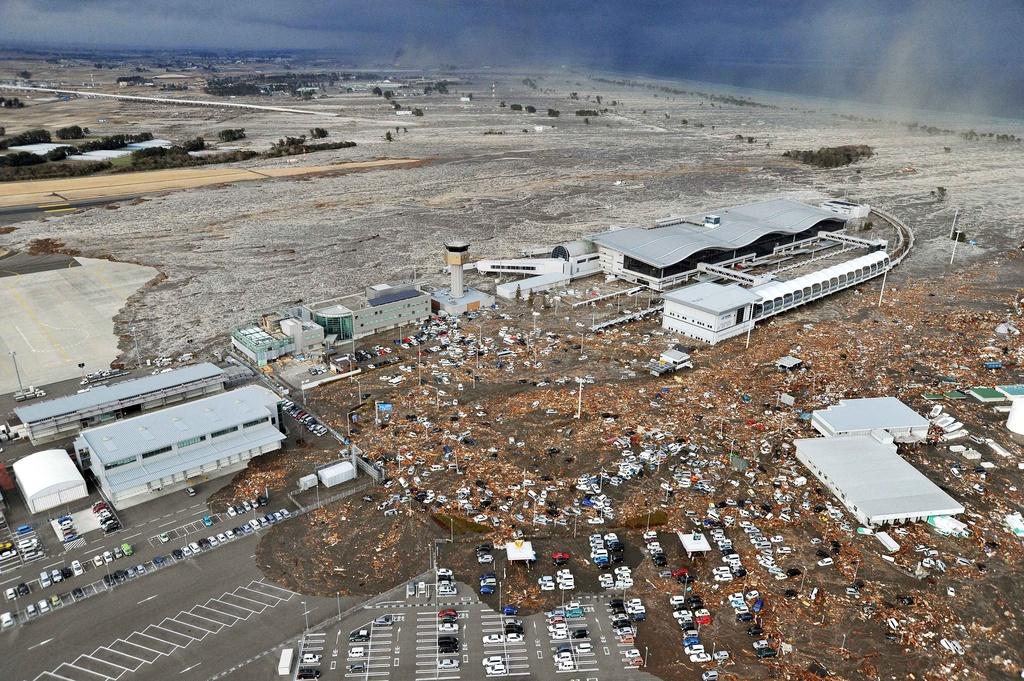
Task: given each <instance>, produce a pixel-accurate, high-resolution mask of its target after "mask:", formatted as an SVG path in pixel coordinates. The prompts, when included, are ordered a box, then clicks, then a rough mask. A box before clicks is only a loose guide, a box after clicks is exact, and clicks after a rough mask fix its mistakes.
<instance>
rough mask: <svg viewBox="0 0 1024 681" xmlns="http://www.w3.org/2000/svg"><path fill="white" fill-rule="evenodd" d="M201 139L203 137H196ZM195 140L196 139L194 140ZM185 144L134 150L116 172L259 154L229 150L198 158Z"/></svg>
mask: <svg viewBox="0 0 1024 681" xmlns="http://www.w3.org/2000/svg"><path fill="white" fill-rule="evenodd" d="M196 139H198V140H201V139H202V138H201V137H198V138H196ZM192 142H195V140H192ZM188 151H189V150H188V149H186V148H185V147H184V146H173V147H168V148H164V147H150V148H148V149H139V150H138V151H134V152H132V155H131V157H130V159H129V164H128V165H127V166H123V167H121V168H118V169H117V170H116V171H115V172H119V173H124V172H136V171H139V170H164V169H167V168H183V167H186V166H204V165H210V164H213V163H232V162H237V161H247V160H249V159H251V158H255V157H256V156H259V154H257V153H256V152H255V151H228V152H225V153H223V154H213V155H210V156H203V157H201V158H197V157H195V156H190V155H189V153H188Z"/></svg>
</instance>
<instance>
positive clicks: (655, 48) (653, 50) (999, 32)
mask: <svg viewBox="0 0 1024 681" xmlns="http://www.w3.org/2000/svg"><path fill="white" fill-rule="evenodd" d="M1022 31H1024V3H1021V2H1017V1H1015V0H984V1H982V2H974V3H963V2H954V1H953V0H934V1H924V0H917V1H915V2H905V3H890V2H884V1H883V0H865V1H864V2H860V3H846V2H840V1H838V0H821V1H820V2H813V1H810V0H795V1H794V2H784V3H764V4H756V3H749V2H739V1H737V0H725V1H723V2H718V3H714V5H713V6H712V5H708V4H707V3H702V2H688V1H685V0H684V1H682V2H669V1H667V0H653V1H651V2H641V3H632V4H628V5H623V4H621V3H617V2H609V1H605V0H594V1H592V2H582V1H580V0H566V1H565V2H554V3H551V2H548V3H541V2H532V1H525V0H519V1H510V2H502V3H478V2H469V1H466V0H455V1H453V2H443V3H442V2H414V1H410V0H396V1H395V2H389V3H387V4H386V5H365V4H362V3H356V2H352V1H351V0H340V1H337V2H327V3H323V2H314V1H311V0H298V1H296V2H289V3H279V2H273V1H271V0H246V1H244V2H243V1H242V0H220V1H219V2H216V3H209V2H199V1H198V0H176V1H174V2H156V1H154V0H136V1H135V2H129V1H128V0H75V1H72V0H6V1H5V2H3V3H0V41H3V42H4V43H6V44H8V45H12V44H16V45H24V46H29V45H31V46H35V47H37V48H46V49H50V50H54V51H59V49H60V47H61V45H69V44H74V45H80V46H83V47H90V48H94V49H118V48H146V49H208V50H268V49H274V50H299V49H307V50H308V49H312V50H322V51H331V52H334V53H339V54H343V55H345V56H346V58H351V59H353V60H356V61H359V62H363V63H374V64H381V63H384V64H392V65H395V66H410V67H429V66H433V65H438V64H458V65H460V66H466V67H474V66H483V65H488V64H502V65H519V66H522V67H523V68H524V69H528V68H531V67H532V68H538V67H544V68H556V67H559V66H562V65H568V66H575V67H584V68H595V69H602V70H607V71H614V72H627V73H645V74H650V75H656V76H663V77H673V78H685V79H692V80H701V81H709V82H719V83H724V84H729V85H734V86H741V87H751V88H761V89H767V90H777V91H781V92H790V93H795V94H806V95H817V96H823V97H841V98H845V99H857V100H860V101H865V102H871V103H879V104H884V105H887V106H893V107H897V108H902V109H932V110H940V111H962V112H970V113H981V114H989V115H998V116H1006V117H1012V118H1021V119H1024V69H1022V68H1021V66H1020V65H1021V64H1022V63H1024V42H1022V41H1021V40H1020V39H1019V38H1020V35H1021V34H1022ZM55 36H59V42H58V39H57V38H55Z"/></svg>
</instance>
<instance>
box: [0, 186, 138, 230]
mask: <svg viewBox="0 0 1024 681" xmlns="http://www.w3.org/2000/svg"><path fill="white" fill-rule="evenodd" d="M139 196H140V195H139V194H125V195H124V196H106V197H103V198H99V199H76V200H73V201H66V200H64V199H63V198H61V197H60V196H54V197H53V200H52V201H47V202H46V203H39V204H34V205H29V206H12V207H9V208H0V225H11V224H15V223H18V222H22V221H23V220H34V219H36V218H40V217H51V216H58V215H66V214H67V213H72V212H74V211H76V210H80V209H82V208H92V207H95V206H103V205H106V204H108V203H115V202H117V201H130V200H132V199H137V198H139Z"/></svg>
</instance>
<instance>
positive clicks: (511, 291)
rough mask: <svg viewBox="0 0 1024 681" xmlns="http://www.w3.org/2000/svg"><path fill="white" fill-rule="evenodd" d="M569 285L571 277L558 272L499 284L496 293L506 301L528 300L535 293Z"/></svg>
mask: <svg viewBox="0 0 1024 681" xmlns="http://www.w3.org/2000/svg"><path fill="white" fill-rule="evenodd" d="M568 284H569V275H568V274H562V273H561V272H556V273H553V274H539V275H537V276H536V277H527V278H526V279H518V280H516V281H507V282H505V283H504V284H498V285H497V286H496V287H495V289H494V292H495V293H496V294H497V295H498V297H499V298H504V299H505V300H517V299H518V300H526V299H527V298H529V297H530V296H532V295H533V294H534V293H542V292H544V291H550V290H551V289H553V288H556V287H559V286H567V285H568Z"/></svg>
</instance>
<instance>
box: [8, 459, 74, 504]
mask: <svg viewBox="0 0 1024 681" xmlns="http://www.w3.org/2000/svg"><path fill="white" fill-rule="evenodd" d="M11 468H13V469H14V477H15V478H16V479H17V480H18V485H19V486H20V487H21V492H22V494H24V495H25V498H26V500H31V499H34V498H36V497H44V496H47V495H49V494H54V493H55V492H60V491H63V490H73V489H75V488H76V487H81V488H82V490H83V492H84V491H85V479H84V478H83V477H82V474H81V473H80V472H79V470H78V467H77V466H75V463H74V462H73V461H72V460H71V457H70V456H68V453H67V452H66V451H64V450H63V449H44V450H43V451H41V452H36V453H35V454H29V455H28V456H26V457H23V458H21V459H18V460H17V461H15V462H14V465H13V466H11ZM83 496H84V494H83Z"/></svg>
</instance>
